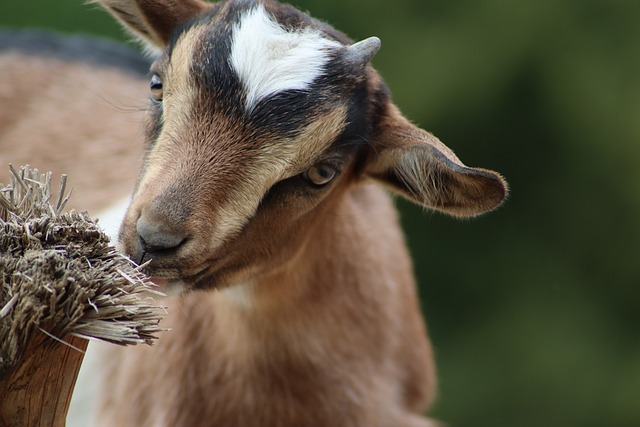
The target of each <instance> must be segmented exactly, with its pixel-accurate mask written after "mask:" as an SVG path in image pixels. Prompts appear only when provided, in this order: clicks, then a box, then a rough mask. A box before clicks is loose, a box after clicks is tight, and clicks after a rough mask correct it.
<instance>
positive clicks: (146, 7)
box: [92, 0, 212, 48]
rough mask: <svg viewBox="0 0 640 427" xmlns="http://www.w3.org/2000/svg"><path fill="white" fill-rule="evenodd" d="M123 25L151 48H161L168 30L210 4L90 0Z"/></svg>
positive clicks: (177, 0)
mask: <svg viewBox="0 0 640 427" xmlns="http://www.w3.org/2000/svg"><path fill="white" fill-rule="evenodd" d="M92 2H93V3H97V4H99V5H101V6H102V7H104V8H105V9H106V10H107V11H109V12H110V13H111V14H112V15H113V16H115V17H116V18H117V19H118V21H120V22H121V23H122V24H123V25H124V26H125V28H127V29H128V30H129V31H131V32H132V33H133V34H134V35H136V36H138V37H139V38H141V39H142V40H143V41H145V42H146V43H148V44H150V45H151V46H153V47H155V48H165V47H166V46H167V44H168V43H169V39H170V37H171V33H172V32H173V30H175V29H176V28H177V27H178V26H180V25H181V24H184V23H185V22H186V21H188V20H189V19H190V18H192V17H193V16H195V15H197V14H199V13H201V12H204V11H205V10H207V9H209V8H210V7H211V6H212V5H211V4H209V3H205V2H203V1H200V0H92Z"/></svg>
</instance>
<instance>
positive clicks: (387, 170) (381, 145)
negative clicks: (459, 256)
mask: <svg viewBox="0 0 640 427" xmlns="http://www.w3.org/2000/svg"><path fill="white" fill-rule="evenodd" d="M372 145H373V148H374V150H375V153H374V154H373V158H372V159H371V162H370V163H369V165H368V168H367V174H368V175H369V176H370V177H372V178H374V179H376V180H378V181H381V182H382V183H383V184H385V185H386V186H387V187H389V188H390V189H391V190H394V191H395V192H398V193H400V194H401V195H403V196H404V197H406V198H407V199H409V200H412V201H414V202H416V203H418V204H420V205H422V206H425V207H427V208H430V209H435V210H438V211H442V212H445V213H447V214H450V215H454V216H458V217H471V216H476V215H480V214H482V213H484V212H488V211H490V210H493V209H495V208H496V207H498V206H500V204H501V203H502V202H503V201H504V199H505V198H506V196H507V193H508V187H507V183H506V181H505V180H504V179H503V178H502V176H500V174H498V173H496V172H493V171H490V170H486V169H478V168H470V167H467V166H465V165H464V164H463V163H462V162H461V161H460V160H459V159H458V157H456V155H455V154H454V153H453V151H451V150H450V149H449V148H448V147H447V146H445V145H444V144H443V143H442V142H440V140H438V138H436V137H435V136H433V135H431V134H430V133H428V132H426V131H424V130H422V129H420V128H418V127H416V126H415V125H413V124H411V123H410V122H409V121H408V120H407V119H405V118H404V117H403V116H402V114H400V112H399V111H398V110H397V108H396V107H395V106H394V105H393V104H391V105H390V108H389V114H387V115H385V116H384V118H383V119H382V121H381V123H380V124H379V127H378V134H377V136H376V137H374V140H373V141H372Z"/></svg>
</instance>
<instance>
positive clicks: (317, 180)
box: [302, 163, 336, 187]
mask: <svg viewBox="0 0 640 427" xmlns="http://www.w3.org/2000/svg"><path fill="white" fill-rule="evenodd" d="M302 176H303V177H304V179H306V180H307V181H309V182H310V183H311V184H313V185H316V186H318V187H320V186H323V185H326V184H328V183H329V182H331V180H332V179H333V178H334V177H335V176H336V170H335V169H334V168H332V167H331V166H329V165H326V164H321V163H320V164H317V165H313V166H311V167H310V168H309V169H307V170H306V171H304V173H303V174H302Z"/></svg>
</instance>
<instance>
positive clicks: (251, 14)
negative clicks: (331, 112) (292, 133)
mask: <svg viewBox="0 0 640 427" xmlns="http://www.w3.org/2000/svg"><path fill="white" fill-rule="evenodd" d="M231 46H232V47H231V58H230V61H231V65H232V66H233V69H234V70H235V71H236V73H238V76H239V77H240V81H241V82H242V84H243V86H244V89H245V91H246V99H245V107H246V108H247V110H248V111H251V110H252V109H253V108H254V107H255V106H256V105H257V104H258V103H259V102H260V101H261V100H263V99H265V98H267V97H269V96H272V95H275V94H277V93H279V92H283V91H286V90H306V89H308V88H309V86H310V85H311V83H313V81H314V80H315V79H316V78H317V77H319V76H320V75H322V73H323V72H324V67H325V65H326V63H327V62H328V61H329V49H330V48H336V47H338V46H340V44H339V43H338V42H335V41H332V40H329V39H326V38H324V37H323V36H322V35H321V34H320V33H319V32H317V31H314V30H301V31H295V32H294V31H287V30H286V29H284V28H282V27H281V26H280V25H279V24H278V23H277V22H276V21H275V20H274V19H273V18H272V17H271V16H270V15H269V13H268V12H267V11H266V10H265V9H264V6H263V5H258V6H256V7H255V8H252V9H250V10H249V11H248V12H246V13H245V14H244V15H243V16H242V18H241V19H240V22H239V23H238V24H237V25H236V26H235V27H234V33H233V40H232V45H231Z"/></svg>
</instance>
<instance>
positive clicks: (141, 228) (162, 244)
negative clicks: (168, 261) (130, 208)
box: [136, 214, 187, 255]
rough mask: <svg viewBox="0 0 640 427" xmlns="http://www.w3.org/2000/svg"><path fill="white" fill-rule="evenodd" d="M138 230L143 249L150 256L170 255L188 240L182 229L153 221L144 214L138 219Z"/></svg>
mask: <svg viewBox="0 0 640 427" xmlns="http://www.w3.org/2000/svg"><path fill="white" fill-rule="evenodd" d="M136 229H137V232H138V237H139V238H140V243H141V244H142V248H143V249H144V251H145V252H147V253H149V254H155V255H169V254H170V253H172V252H175V251H176V250H178V248H179V247H180V246H181V245H182V244H183V243H184V242H185V241H186V240H187V236H186V234H185V233H184V232H183V231H182V230H181V229H180V227H172V226H171V225H169V224H167V223H164V222H162V221H154V220H151V219H149V218H148V217H147V216H145V215H144V214H143V215H141V216H140V218H138V222H137V223H136Z"/></svg>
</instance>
